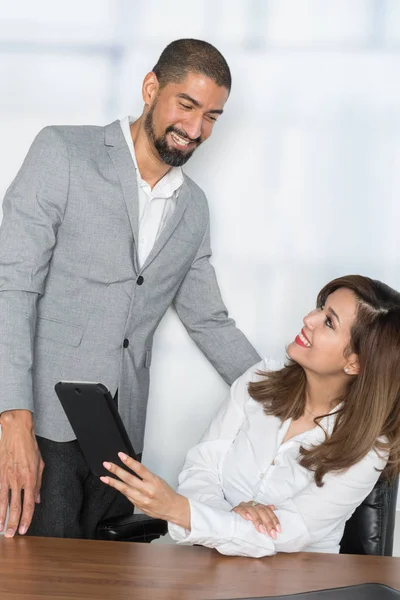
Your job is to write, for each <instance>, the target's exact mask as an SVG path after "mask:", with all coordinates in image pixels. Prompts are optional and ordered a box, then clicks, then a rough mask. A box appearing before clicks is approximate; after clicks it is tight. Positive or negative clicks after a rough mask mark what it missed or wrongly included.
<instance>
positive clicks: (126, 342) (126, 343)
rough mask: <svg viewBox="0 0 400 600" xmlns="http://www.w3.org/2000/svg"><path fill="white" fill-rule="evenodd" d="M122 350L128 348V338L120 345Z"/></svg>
mask: <svg viewBox="0 0 400 600" xmlns="http://www.w3.org/2000/svg"><path fill="white" fill-rule="evenodd" d="M122 345H123V347H124V348H127V347H128V346H129V340H128V338H125V339H124V343H123V344H122Z"/></svg>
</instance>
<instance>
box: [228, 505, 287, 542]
mask: <svg viewBox="0 0 400 600" xmlns="http://www.w3.org/2000/svg"><path fill="white" fill-rule="evenodd" d="M274 510H275V506H273V505H272V504H268V505H265V504H259V503H258V502H254V501H252V500H250V502H241V503H240V504H238V505H237V506H236V507H235V508H233V509H232V511H233V512H235V513H237V514H238V515H240V516H241V517H243V519H246V520H248V521H253V525H254V527H255V528H256V529H257V531H259V532H260V533H267V534H268V535H269V536H270V537H272V538H273V539H274V540H275V539H276V534H277V532H278V533H282V529H281V526H280V523H279V519H278V517H277V516H276V515H275V513H274Z"/></svg>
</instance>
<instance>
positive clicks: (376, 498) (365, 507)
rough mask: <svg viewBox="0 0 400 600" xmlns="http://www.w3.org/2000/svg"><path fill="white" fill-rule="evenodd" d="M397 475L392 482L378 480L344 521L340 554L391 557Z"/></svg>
mask: <svg viewBox="0 0 400 600" xmlns="http://www.w3.org/2000/svg"><path fill="white" fill-rule="evenodd" d="M398 483H399V476H397V477H396V480H395V481H394V482H389V481H387V480H384V479H379V480H378V482H377V483H376V485H375V487H374V489H373V490H372V492H371V493H370V494H369V495H368V496H367V497H366V498H365V500H364V502H363V503H362V504H360V506H359V507H358V508H356V510H355V511H354V513H353V514H352V516H351V518H350V519H349V520H348V521H347V523H346V527H345V529H344V534H343V537H342V541H341V543H340V552H341V553H342V554H375V555H377V556H392V554H393V534H394V526H395V519H396V502H397V488H398Z"/></svg>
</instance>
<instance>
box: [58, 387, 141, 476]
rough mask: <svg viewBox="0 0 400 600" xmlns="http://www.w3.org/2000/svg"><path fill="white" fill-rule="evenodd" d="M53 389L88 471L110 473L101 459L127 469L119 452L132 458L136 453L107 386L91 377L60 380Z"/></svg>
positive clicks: (98, 473) (100, 473) (101, 473)
mask: <svg viewBox="0 0 400 600" xmlns="http://www.w3.org/2000/svg"><path fill="white" fill-rule="evenodd" d="M54 389H55V391H56V394H57V396H58V398H59V399H60V402H61V404H62V406H63V408H64V411H65V414H66V415H67V417H68V420H69V422H70V424H71V427H72V429H73V430H74V433H75V435H76V439H77V440H78V443H79V446H80V447H81V450H82V452H83V454H84V456H85V458H86V461H87V463H88V465H89V467H90V469H91V471H92V472H93V473H94V474H95V475H97V476H98V477H100V475H110V472H109V471H107V470H106V469H105V468H104V467H103V462H104V461H108V462H113V463H115V464H117V465H119V466H122V467H124V468H125V469H127V467H126V465H124V464H123V463H122V461H121V460H120V459H119V457H118V452H125V454H128V455H129V456H131V457H132V458H136V454H135V451H134V449H133V447H132V444H131V441H130V439H129V436H128V434H127V432H126V429H125V426H124V424H123V422H122V420H121V417H120V415H119V413H118V410H117V407H116V405H115V402H114V400H113V398H112V396H111V394H110V392H109V390H108V389H107V388H106V386H105V385H103V384H101V383H92V382H90V381H60V382H59V383H57V384H56V385H55V388H54Z"/></svg>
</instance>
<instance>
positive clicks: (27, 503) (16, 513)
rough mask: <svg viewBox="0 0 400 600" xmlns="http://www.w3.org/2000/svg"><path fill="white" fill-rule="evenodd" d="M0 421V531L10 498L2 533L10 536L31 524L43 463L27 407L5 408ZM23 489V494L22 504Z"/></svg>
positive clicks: (21, 531) (38, 495)
mask: <svg viewBox="0 0 400 600" xmlns="http://www.w3.org/2000/svg"><path fill="white" fill-rule="evenodd" d="M0 424H1V427H2V434H1V439H0V531H3V529H4V524H5V520H6V514H7V507H8V503H9V502H10V513H9V517H8V526H7V531H6V532H5V537H9V538H11V537H14V535H15V533H16V531H17V529H18V532H19V533H20V534H21V535H23V534H24V533H26V532H27V530H28V527H29V525H30V524H31V521H32V516H33V511H34V509H35V502H36V503H39V502H40V486H41V484H42V473H43V469H44V463H43V460H42V457H41V456H40V452H39V448H38V445H37V442H36V438H35V433H34V430H33V419H32V413H31V412H30V411H28V410H9V411H5V412H3V413H2V415H1V420H0ZM22 490H23V491H24V498H23V506H22V507H21V492H22ZM10 493H11V498H9V497H10ZM18 524H19V527H18Z"/></svg>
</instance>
